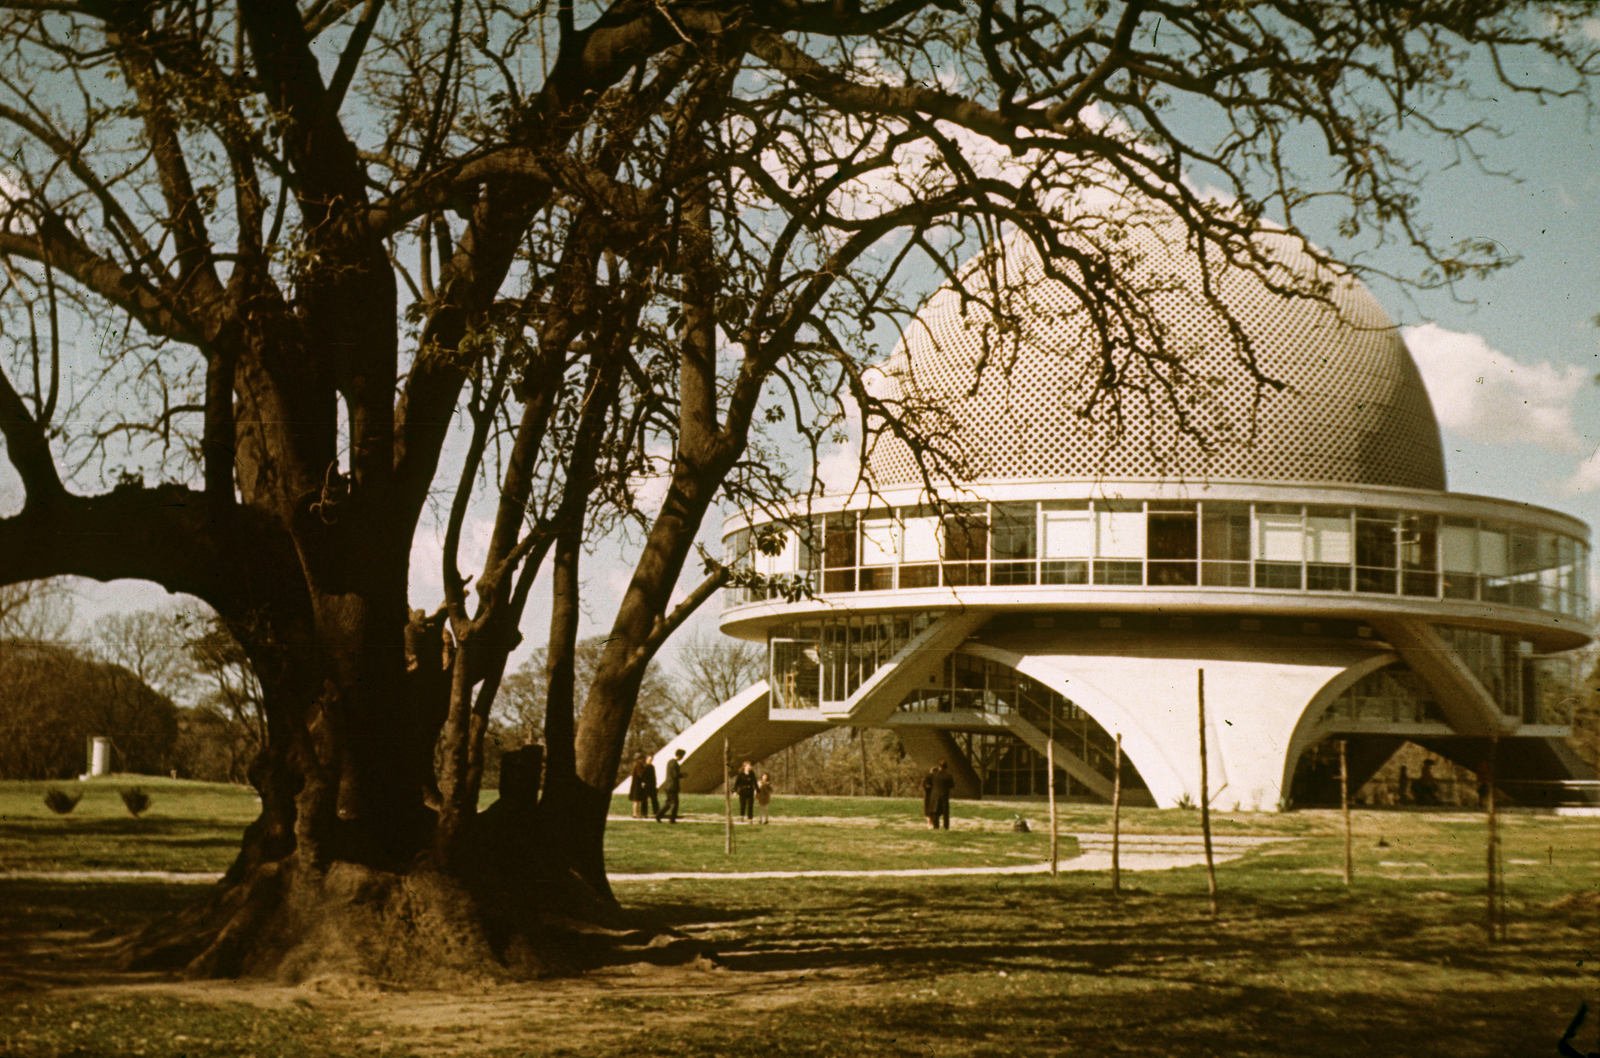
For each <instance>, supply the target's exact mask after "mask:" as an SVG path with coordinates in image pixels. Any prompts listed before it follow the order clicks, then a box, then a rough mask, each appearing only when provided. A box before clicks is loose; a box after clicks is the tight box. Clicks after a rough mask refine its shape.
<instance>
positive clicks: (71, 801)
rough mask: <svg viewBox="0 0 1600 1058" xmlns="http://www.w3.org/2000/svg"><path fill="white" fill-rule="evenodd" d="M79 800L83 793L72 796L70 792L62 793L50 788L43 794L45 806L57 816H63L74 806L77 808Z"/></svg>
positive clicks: (81, 798)
mask: <svg viewBox="0 0 1600 1058" xmlns="http://www.w3.org/2000/svg"><path fill="white" fill-rule="evenodd" d="M81 800H83V794H79V795H78V796H76V797H74V796H72V795H71V794H68V793H62V792H61V791H60V790H51V791H50V792H49V793H47V794H45V795H44V804H45V807H46V808H48V809H50V811H52V812H54V813H55V814H56V815H58V816H64V815H66V814H67V813H68V812H70V811H72V810H73V809H74V808H77V807H78V802H79V801H81Z"/></svg>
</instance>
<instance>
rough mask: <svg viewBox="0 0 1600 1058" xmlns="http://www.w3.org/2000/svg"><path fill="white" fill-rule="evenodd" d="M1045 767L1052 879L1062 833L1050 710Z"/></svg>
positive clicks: (1055, 872) (1053, 729)
mask: <svg viewBox="0 0 1600 1058" xmlns="http://www.w3.org/2000/svg"><path fill="white" fill-rule="evenodd" d="M1044 766H1045V767H1046V768H1047V769H1049V771H1050V877H1052V878H1054V877H1055V876H1056V874H1057V872H1058V871H1059V869H1060V866H1059V864H1060V858H1061V833H1060V831H1059V830H1058V829H1057V824H1056V713H1055V709H1054V708H1052V709H1051V710H1050V736H1049V738H1047V739H1046V740H1045V744H1044Z"/></svg>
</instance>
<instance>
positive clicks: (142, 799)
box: [122, 786, 150, 819]
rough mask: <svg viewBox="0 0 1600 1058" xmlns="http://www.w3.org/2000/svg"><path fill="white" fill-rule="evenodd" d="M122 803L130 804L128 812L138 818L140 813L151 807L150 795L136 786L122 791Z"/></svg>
mask: <svg viewBox="0 0 1600 1058" xmlns="http://www.w3.org/2000/svg"><path fill="white" fill-rule="evenodd" d="M122 803H123V804H125V805H127V806H128V814H130V815H132V816H133V817H134V818H135V819H137V818H139V813H141V812H143V811H144V810H145V809H146V808H149V807H150V795H149V794H147V793H145V792H144V791H143V790H141V789H139V788H138V787H137V786H135V787H134V788H133V789H131V790H123V791H122Z"/></svg>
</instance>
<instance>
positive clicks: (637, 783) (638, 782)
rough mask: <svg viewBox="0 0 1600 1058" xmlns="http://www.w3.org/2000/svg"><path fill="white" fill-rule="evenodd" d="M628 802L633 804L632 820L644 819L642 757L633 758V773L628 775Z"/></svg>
mask: <svg viewBox="0 0 1600 1058" xmlns="http://www.w3.org/2000/svg"><path fill="white" fill-rule="evenodd" d="M628 800H629V801H631V802H633V818H635V819H643V818H644V757H643V756H638V757H635V758H633V771H632V772H630V773H629V774H628Z"/></svg>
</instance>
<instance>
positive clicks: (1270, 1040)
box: [579, 983, 1575, 1058]
mask: <svg viewBox="0 0 1600 1058" xmlns="http://www.w3.org/2000/svg"><path fill="white" fill-rule="evenodd" d="M1020 987H1021V986H1020V985H1019V988H1020ZM1569 999H1571V996H1570V995H1569V994H1568V993H1567V992H1565V991H1564V990H1562V989H1559V988H1555V987H1553V986H1535V987H1527V988H1510V989H1504V990H1501V989H1495V990H1482V989H1477V990H1462V991H1457V992H1453V993H1450V994H1448V995H1444V996H1439V995H1424V994H1411V995H1399V996H1389V995H1385V996H1383V997H1382V998H1381V999H1378V998H1376V997H1374V996H1373V995H1370V994H1367V993H1363V992H1354V991H1335V990H1326V991H1320V992H1312V991H1307V990H1297V989H1292V988H1263V987H1248V986H1246V987H1237V986H1229V985H1219V986H1214V987H1208V988H1184V987H1171V986H1170V985H1168V984H1166V983H1150V984H1149V985H1147V986H1143V987H1138V986H1136V987H1129V988H1126V989H1123V990H1121V991H1119V992H1108V993H1099V994H1094V995H1077V994H1074V992H1073V991H1072V990H1071V989H1070V988H1065V987H1063V988H1061V989H1059V990H1056V991H1045V992H1039V991H1034V992H1026V991H1020V990H1017V989H1011V990H1006V989H993V990H985V991H974V992H972V993H969V994H966V995H961V994H953V995H950V996H948V997H946V998H942V999H940V1000H936V1001H928V1000H920V1001H919V1000H913V999H899V1000H890V1001H882V1002H875V1003H867V1004H836V1003H811V1002H802V1003H797V1004H793V1005H790V1006H788V1007H785V1008H783V1009H782V1010H780V1011H776V1012H772V1013H769V1014H766V1015H762V1016H758V1017H755V1018H751V1019H748V1020H742V1021H741V1020H734V1019H720V1020H719V1021H718V1023H717V1028H716V1047H715V1050H716V1053H717V1054H719V1055H723V1056H727V1058H744V1056H749V1058H757V1056H762V1058H771V1056H796V1058H799V1056H806V1058H809V1056H812V1055H816V1056H819V1058H820V1056H822V1055H828V1056H835V1055H851V1054H862V1055H867V1054H871V1055H888V1056H899V1055H919V1056H926V1055H930V1054H931V1055H1012V1054H1015V1055H1029V1056H1033V1055H1054V1054H1075V1055H1113V1054H1130V1055H1132V1054H1136V1055H1146V1054H1157V1055H1175V1056H1186V1055H1228V1056H1231V1058H1252V1056H1263V1058H1265V1056H1271V1058H1279V1056H1282V1055H1286V1054H1293V1055H1296V1056H1297V1058H1303V1056H1309V1058H1321V1056H1327V1058H1348V1056H1350V1055H1355V1054H1374V1055H1406V1056H1423V1055H1439V1056H1450V1058H1479V1056H1482V1058H1491V1056H1492V1058H1501V1056H1504V1055H1512V1054H1538V1053H1553V1052H1554V1049H1555V1042H1556V1040H1557V1039H1559V1038H1560V1035H1561V1033H1562V1031H1563V1029H1564V1028H1565V1025H1566V1021H1567V1019H1568V1018H1570V1016H1571V1012H1570V1011H1569V1010H1568V1009H1567V1007H1568V1003H1569ZM1572 1005H1573V1007H1574V1008H1575V1000H1573V1002H1572ZM706 1042H707V1037H706V1035H705V1030H704V1029H700V1030H699V1031H695V1030H693V1029H691V1030H679V1031H671V1032H659V1031H652V1032H649V1033H642V1034H640V1035H639V1036H638V1037H636V1038H634V1039H632V1040H630V1041H628V1045H627V1053H629V1054H630V1055H634V1056H638V1058H649V1056H656V1055H661V1056H665V1055H672V1054H688V1053H704V1047H705V1044H706ZM579 1053H582V1052H579Z"/></svg>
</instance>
